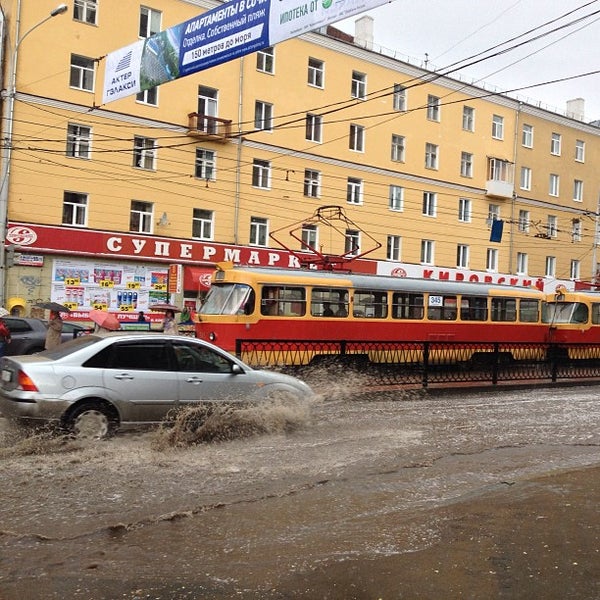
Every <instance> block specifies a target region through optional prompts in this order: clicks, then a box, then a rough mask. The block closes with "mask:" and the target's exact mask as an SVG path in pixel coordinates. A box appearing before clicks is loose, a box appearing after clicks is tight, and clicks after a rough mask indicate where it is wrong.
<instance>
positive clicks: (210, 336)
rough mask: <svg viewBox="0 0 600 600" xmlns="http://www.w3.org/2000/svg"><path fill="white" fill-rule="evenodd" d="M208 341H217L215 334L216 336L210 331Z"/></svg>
mask: <svg viewBox="0 0 600 600" xmlns="http://www.w3.org/2000/svg"><path fill="white" fill-rule="evenodd" d="M208 339H209V340H210V341H211V342H214V341H215V340H216V339H217V334H216V333H215V332H214V331H211V332H210V333H209V334H208Z"/></svg>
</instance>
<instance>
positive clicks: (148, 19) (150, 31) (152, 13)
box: [139, 6, 162, 38]
mask: <svg viewBox="0 0 600 600" xmlns="http://www.w3.org/2000/svg"><path fill="white" fill-rule="evenodd" d="M161 17H162V13H161V12H160V11H158V10H154V9H153V8H147V7H145V6H141V7H140V30H139V36H140V37H141V38H148V37H150V36H151V35H154V34H155V33H158V32H159V31H160V22H161Z"/></svg>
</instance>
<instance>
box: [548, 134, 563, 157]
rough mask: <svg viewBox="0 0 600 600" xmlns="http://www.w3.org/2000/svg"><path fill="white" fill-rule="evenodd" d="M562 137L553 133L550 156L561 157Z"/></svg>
mask: <svg viewBox="0 0 600 600" xmlns="http://www.w3.org/2000/svg"><path fill="white" fill-rule="evenodd" d="M561 141H562V136H561V135H560V133H553V134H552V137H551V138H550V154H553V155H554V156H560V146H561Z"/></svg>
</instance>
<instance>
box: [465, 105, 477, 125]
mask: <svg viewBox="0 0 600 600" xmlns="http://www.w3.org/2000/svg"><path fill="white" fill-rule="evenodd" d="M462 128H463V130H464V131H475V109H474V108H472V107H471V106H463V114H462Z"/></svg>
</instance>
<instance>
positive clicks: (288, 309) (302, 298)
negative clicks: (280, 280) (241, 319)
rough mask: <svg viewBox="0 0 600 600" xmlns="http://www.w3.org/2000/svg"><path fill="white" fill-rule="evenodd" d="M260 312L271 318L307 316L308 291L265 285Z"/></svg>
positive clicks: (299, 288) (285, 286)
mask: <svg viewBox="0 0 600 600" xmlns="http://www.w3.org/2000/svg"><path fill="white" fill-rule="evenodd" d="M260 312H261V314H263V315H271V316H275V315H285V316H287V317H302V316H303V315H305V314H306V290H305V289H304V288H301V287H291V286H287V285H278V286H270V285H265V286H263V289H262V294H261V299H260Z"/></svg>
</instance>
